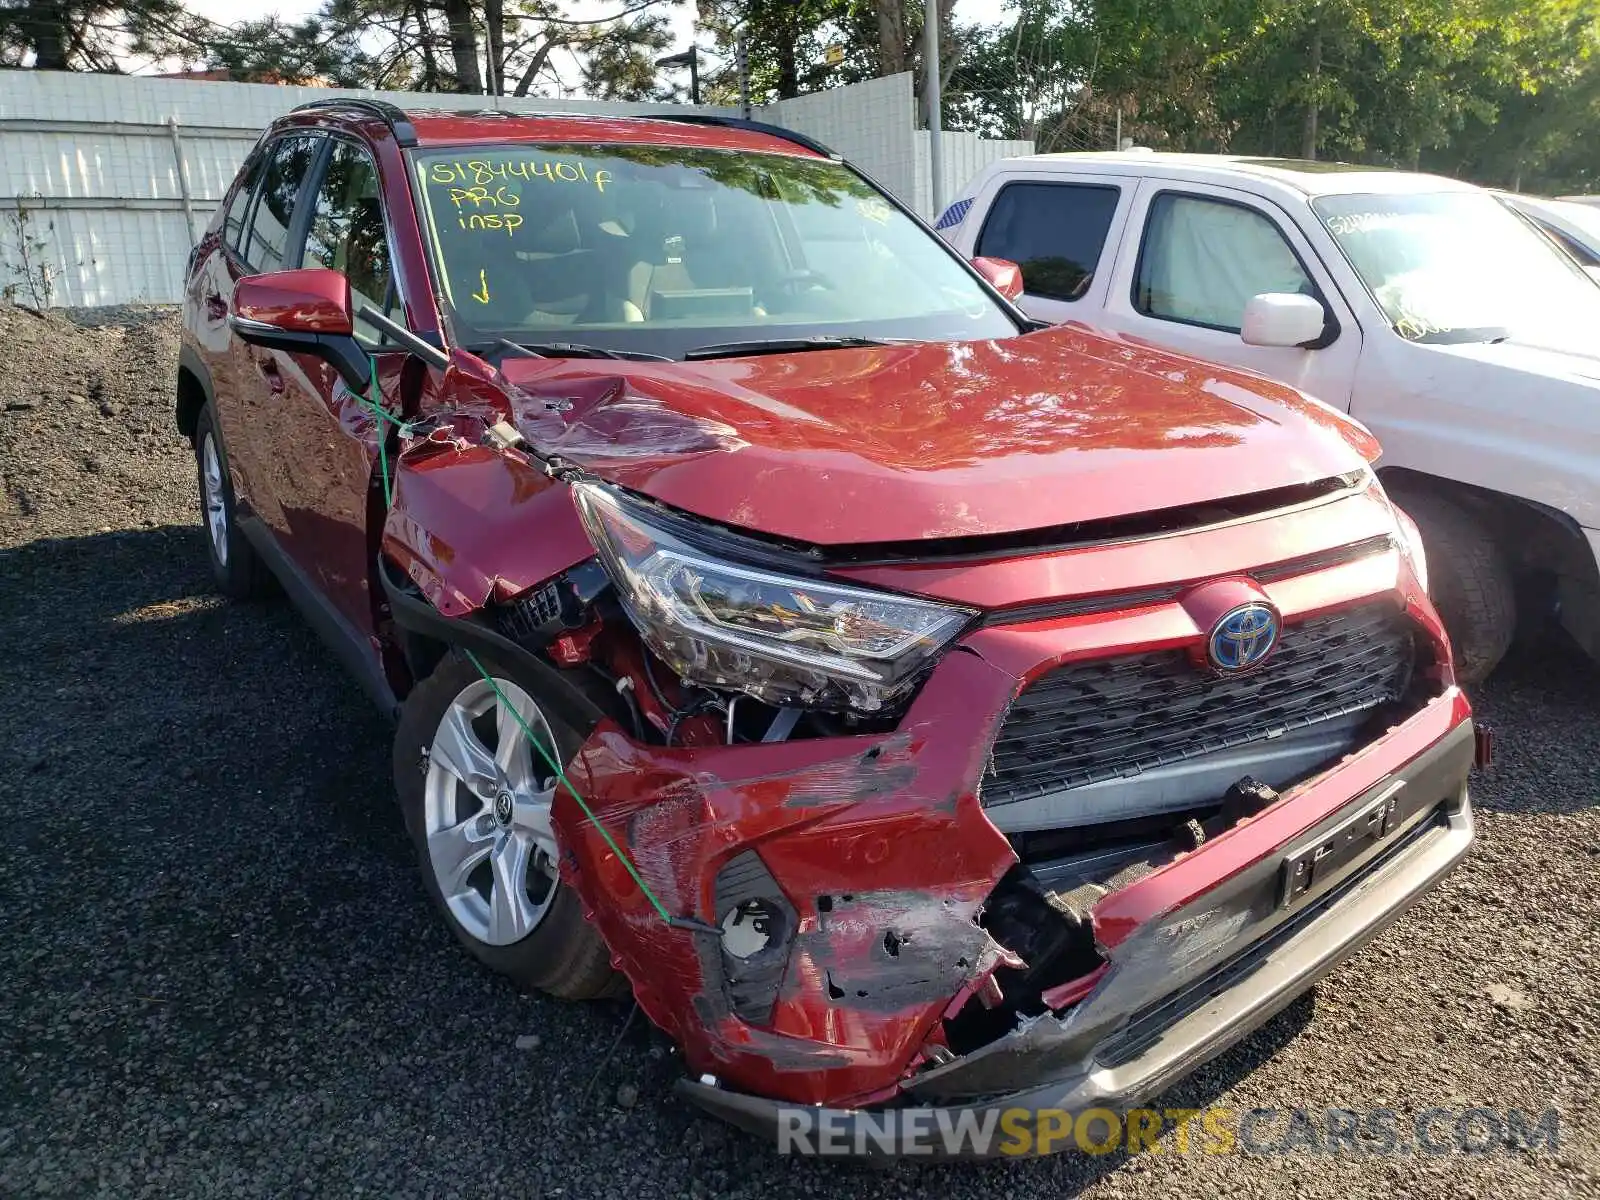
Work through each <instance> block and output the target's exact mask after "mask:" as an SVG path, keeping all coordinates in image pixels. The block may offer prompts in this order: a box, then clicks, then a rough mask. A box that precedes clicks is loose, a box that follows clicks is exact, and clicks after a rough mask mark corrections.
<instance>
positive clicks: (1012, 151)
mask: <svg viewBox="0 0 1600 1200" xmlns="http://www.w3.org/2000/svg"><path fill="white" fill-rule="evenodd" d="M928 138H929V135H928V131H927V130H926V129H919V130H917V132H916V138H915V146H916V159H917V161H916V167H915V170H914V177H915V180H916V192H915V198H914V199H912V200H911V201H910V203H911V205H912V207H913V208H915V209H916V210H917V211H918V212H919V213H921V214H922V215H923V216H924V217H926V218H927V219H928V220H930V221H936V220H938V219H939V214H938V213H936V212H934V211H933V155H932V151H931V150H930V149H929V147H928ZM1032 153H1033V143H1032V142H1007V141H991V140H989V139H988V138H982V137H979V136H978V135H977V134H975V133H952V132H950V131H949V130H946V131H945V132H943V133H941V134H940V135H939V166H940V171H939V174H940V176H941V181H942V183H943V186H942V187H941V188H940V189H939V194H940V196H942V197H943V203H944V205H945V206H949V205H950V204H952V203H954V202H955V201H957V200H959V199H961V197H962V196H964V195H965V194H966V190H965V189H966V186H967V184H968V183H969V182H971V180H972V177H973V176H974V175H976V174H977V173H978V172H979V171H981V170H983V168H984V167H987V166H988V165H989V164H990V163H992V162H998V161H999V160H1000V159H1002V158H1015V157H1017V156H1018V155H1023V154H1032Z"/></svg>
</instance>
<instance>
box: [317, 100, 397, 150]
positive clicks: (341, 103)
mask: <svg viewBox="0 0 1600 1200" xmlns="http://www.w3.org/2000/svg"><path fill="white" fill-rule="evenodd" d="M332 108H353V109H357V110H358V111H360V112H364V113H368V114H370V115H372V116H374V117H377V118H378V120H380V121H382V122H383V123H384V124H385V125H387V126H388V127H389V132H390V133H392V134H394V140H395V142H396V144H398V145H399V146H400V147H401V148H403V149H409V148H410V147H412V146H415V145H416V144H417V131H416V129H415V128H413V126H412V124H411V118H410V117H408V116H406V114H405V113H404V112H403V111H401V109H399V108H398V107H396V106H395V105H393V104H390V103H389V102H388V101H387V100H374V99H373V98H372V97H370V96H329V97H328V98H327V99H326V100H309V101H307V102H306V103H305V104H300V105H296V106H295V108H294V110H293V111H294V112H315V111H316V110H318V109H332Z"/></svg>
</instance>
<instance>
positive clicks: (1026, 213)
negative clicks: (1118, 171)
mask: <svg viewBox="0 0 1600 1200" xmlns="http://www.w3.org/2000/svg"><path fill="white" fill-rule="evenodd" d="M1119 195H1120V189H1118V188H1115V187H1104V186H1098V185H1091V184H1081V183H1008V184H1006V185H1005V186H1004V187H1002V188H1001V189H1000V194H999V195H998V196H996V197H995V201H994V205H993V206H992V207H991V208H990V209H989V216H988V218H987V219H986V220H985V221H984V223H983V231H982V232H981V233H980V234H979V235H978V245H977V253H978V254H980V255H986V256H988V257H991V258H1007V259H1010V260H1011V261H1012V262H1014V263H1016V264H1017V265H1018V266H1020V267H1021V268H1022V279H1023V286H1024V289H1025V290H1026V291H1027V293H1028V294H1029V295H1030V296H1040V297H1044V298H1046V299H1050V300H1077V299H1080V298H1081V297H1082V296H1083V295H1084V293H1086V292H1087V291H1088V290H1089V285H1090V284H1091V283H1093V282H1094V276H1095V271H1096V269H1097V268H1098V267H1099V264H1100V256H1101V254H1102V253H1103V252H1104V250H1105V244H1106V234H1107V233H1108V232H1109V231H1110V229H1111V221H1112V218H1113V217H1114V216H1115V215H1116V212H1117V200H1118V198H1119Z"/></svg>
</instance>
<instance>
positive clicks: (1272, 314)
mask: <svg viewBox="0 0 1600 1200" xmlns="http://www.w3.org/2000/svg"><path fill="white" fill-rule="evenodd" d="M1327 324H1328V310H1327V309H1325V308H1324V307H1323V306H1322V301H1320V300H1318V299H1316V298H1315V297H1314V296H1301V295H1298V294H1296V293H1292V292H1262V293H1261V294H1260V295H1259V296H1252V297H1250V302H1249V303H1248V304H1246V305H1245V306H1244V320H1243V321H1241V322H1240V327H1239V337H1240V339H1241V340H1243V341H1244V342H1245V344H1246V345H1250V346H1303V347H1305V348H1306V349H1308V350H1309V349H1314V347H1313V346H1311V345H1310V344H1309V343H1312V342H1320V341H1321V340H1322V335H1323V330H1324V329H1326V328H1327Z"/></svg>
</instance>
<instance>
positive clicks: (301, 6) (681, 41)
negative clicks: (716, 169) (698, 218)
mask: <svg viewBox="0 0 1600 1200" xmlns="http://www.w3.org/2000/svg"><path fill="white" fill-rule="evenodd" d="M188 7H189V8H190V9H191V10H192V11H194V12H198V13H199V14H200V15H201V16H204V17H209V18H210V19H211V20H213V21H216V22H218V23H219V24H222V25H230V24H233V23H234V22H236V21H249V20H253V19H255V18H258V17H265V16H268V15H270V14H272V13H277V15H278V16H280V17H283V18H284V19H286V20H291V21H292V20H298V19H299V18H301V17H305V16H309V15H310V14H311V13H313V12H315V11H316V10H317V9H318V8H319V7H321V5H320V2H319V0H188ZM624 7H626V5H625V4H624V3H622V2H621V0H612V2H610V3H606V2H603V0H574V3H573V4H572V6H571V8H572V15H574V16H576V17H597V16H604V15H605V14H607V13H610V12H616V11H618V10H620V9H622V8H624ZM694 8H695V6H694V5H693V4H684V5H682V6H680V7H679V8H677V9H676V10H675V11H674V13H673V22H672V23H673V26H674V28H675V29H676V31H677V34H678V40H677V43H676V45H675V46H674V47H673V49H675V50H686V49H688V46H689V35H690V32H691V28H692V26H693V24H694ZM1004 8H1005V0H956V6H955V14H956V18H957V19H958V20H960V21H963V22H969V23H980V24H985V25H988V24H993V23H994V22H996V21H998V20H1000V18H1001V16H1002V15H1003V12H1004Z"/></svg>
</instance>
